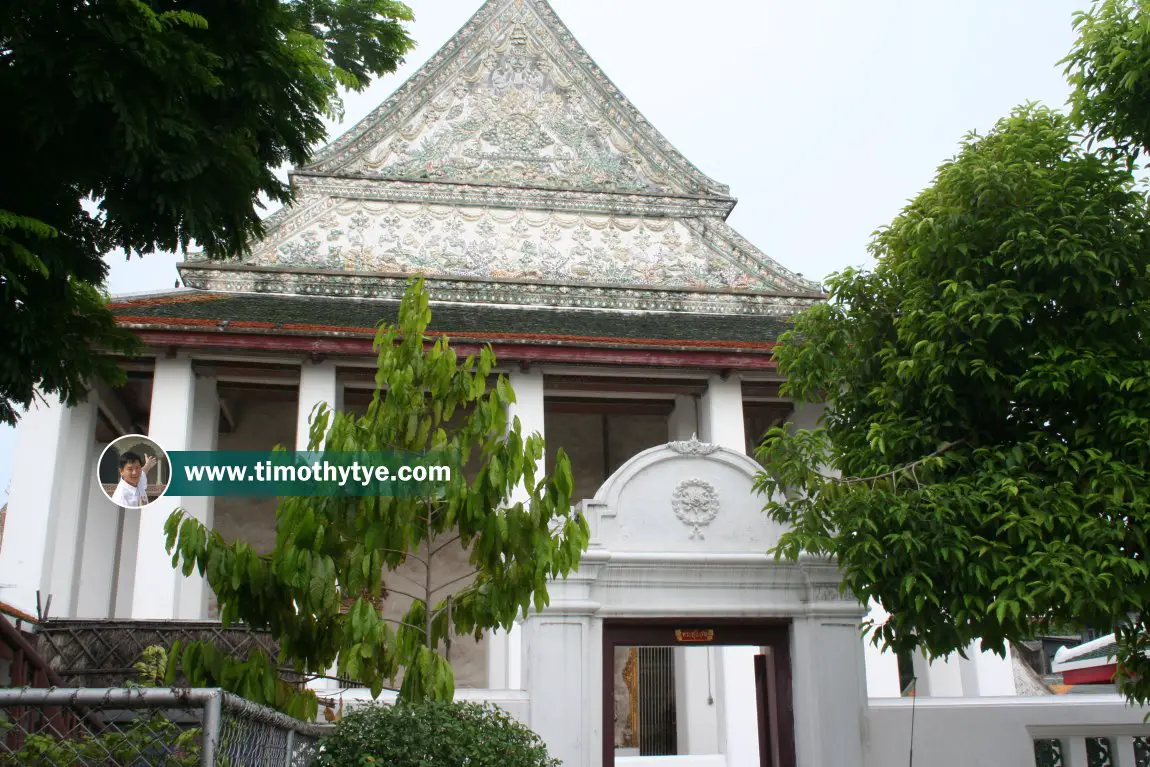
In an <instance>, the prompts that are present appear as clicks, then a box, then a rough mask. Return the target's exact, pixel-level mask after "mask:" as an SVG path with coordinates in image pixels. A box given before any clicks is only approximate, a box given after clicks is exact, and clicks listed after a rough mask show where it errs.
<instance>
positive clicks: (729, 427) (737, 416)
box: [699, 376, 757, 726]
mask: <svg viewBox="0 0 1150 767" xmlns="http://www.w3.org/2000/svg"><path fill="white" fill-rule="evenodd" d="M699 440H700V441H702V442H710V443H711V444H714V445H722V446H723V447H729V448H730V449H731V450H735V451H737V452H740V453H746V452H747V433H746V426H745V424H744V423H743V383H742V381H740V380H739V379H738V377H737V376H731V377H730V378H727V379H723V378H720V377H719V376H711V378H710V379H709V380H708V382H707V393H706V394H704V395H703V396H702V398H700V400H699ZM756 726H757V725H756Z"/></svg>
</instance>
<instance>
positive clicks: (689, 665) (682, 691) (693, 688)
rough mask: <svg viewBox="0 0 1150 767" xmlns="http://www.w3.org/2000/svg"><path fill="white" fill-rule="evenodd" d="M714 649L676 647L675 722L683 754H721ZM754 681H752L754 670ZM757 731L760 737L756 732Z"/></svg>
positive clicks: (680, 749)
mask: <svg viewBox="0 0 1150 767" xmlns="http://www.w3.org/2000/svg"><path fill="white" fill-rule="evenodd" d="M715 650H716V648H713V647H676V648H675V711H676V719H675V721H676V722H677V725H676V726H677V728H678V731H679V732H678V737H679V743H678V746H679V754H680V755H687V754H691V755H698V754H718V753H720V751H719V717H718V713H719V711H718V706H717V705H716V700H715V682H714V680H713V679H712V672H711V668H710V667H711V666H712V665H713V664H712V661H711V658H712V657H713V656H714V654H715ZM752 662H753V661H752ZM751 680H752V683H753V681H754V673H753V671H752V673H751ZM753 693H754V688H753V687H752V694H753ZM755 734H756V737H757V734H758V733H757V731H756V733H755Z"/></svg>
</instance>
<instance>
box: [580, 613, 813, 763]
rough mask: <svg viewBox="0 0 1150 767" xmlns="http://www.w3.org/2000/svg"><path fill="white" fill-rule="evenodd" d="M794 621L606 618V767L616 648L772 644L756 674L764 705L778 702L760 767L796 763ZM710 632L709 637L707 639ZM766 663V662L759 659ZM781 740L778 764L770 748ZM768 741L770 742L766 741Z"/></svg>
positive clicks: (611, 751)
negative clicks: (687, 637)
mask: <svg viewBox="0 0 1150 767" xmlns="http://www.w3.org/2000/svg"><path fill="white" fill-rule="evenodd" d="M677 629H682V630H694V631H695V632H696V634H695V635H693V636H692V637H691V639H692V640H697V641H680V640H679V639H678V638H676V634H675V632H676V630H677ZM790 629H791V622H790V621H789V620H780V619H776V618H641V619H634V618H616V619H612V618H608V619H606V620H604V621H603V688H602V690H601V698H602V704H603V767H615V743H614V740H615V739H614V737H613V733H614V732H615V716H614V715H615V711H614V709H615V705H614V703H615V701H614V697H613V696H612V695H611V692H612V690H613V689H614V686H615V648H616V647H724V646H725V647H730V646H748V645H749V646H751V647H769V648H770V649H771V652H770V655H769V659H770V660H773V661H774V662H773V663H766V665H764V666H763V671H762V672H760V674H756V669H755V668H753V667H752V668H748V669H747V673H748V674H755V675H756V692H757V697H758V699H759V701H760V709H759V710H760V717H762V716H763V711H764V708H763V707H762V704H763V703H766V704H770V703H774V707H772V708H773V710H772V711H770V716H769V718H768V719H767V720H763V725H767V727H766V730H765V731H764V730H763V729H762V725H761V726H760V735H759V763H760V765H761V767H795V765H796V759H795V717H794V703H793V698H792V695H791V630H790ZM706 631H710V632H712V634H711V635H710V638H709V639H702V637H705V636H706V634H700V633H698V632H706ZM756 663H764V661H756ZM776 739H777V746H778V754H779V763H778V764H774V763H773V758H772V755H771V752H772V751H773V750H774V749H773V747H769V745H770V744H771V743H773V742H774V741H775V740H776ZM764 741H766V742H764Z"/></svg>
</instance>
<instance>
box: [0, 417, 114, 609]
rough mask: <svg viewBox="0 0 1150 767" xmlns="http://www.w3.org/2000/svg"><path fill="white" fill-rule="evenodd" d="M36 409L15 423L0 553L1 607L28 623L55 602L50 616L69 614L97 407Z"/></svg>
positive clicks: (93, 442) (71, 604) (71, 605)
mask: <svg viewBox="0 0 1150 767" xmlns="http://www.w3.org/2000/svg"><path fill="white" fill-rule="evenodd" d="M46 400H47V402H46V403H44V402H38V401H37V402H35V403H34V404H33V405H32V407H31V408H29V410H28V412H27V413H25V414H24V415H23V417H22V418H21V421H20V427H19V428H20V431H19V434H18V436H17V445H16V456H15V460H14V461H13V466H12V486H11V491H10V493H9V496H8V517H7V521H6V523H5V530H4V546H3V549H0V599H2V600H3V601H5V602H7V603H9V604H11V605H12V606H13V607H17V608H19V609H21V610H24V611H25V612H28V613H30V614H32V615H35V614H36V592H37V591H39V592H40V599H41V604H42V605H43V604H46V603H47V599H48V596H49V595H50V594H51V595H52V606H51V610H50V613H49V614H50V615H58V616H67V615H70V614H71V610H72V609H73V606H74V603H73V600H72V582H73V580H74V577H75V574H76V555H77V544H78V540H79V534H80V520H81V514H80V509H81V507H82V505H83V503H84V500H86V498H87V494H88V485H87V483H86V481H85V480H88V481H95V480H94V479H93V477H92V476H91V474H90V472H91V470H92V468H93V467H92V466H91V465H90V459H91V450H92V447H93V445H94V444H95V428H96V413H97V409H96V400H95V397H94V396H90V397H89V398H88V401H87V402H84V403H81V404H80V405H78V406H76V407H74V408H67V407H65V406H64V405H63V404H62V403H61V402H60V401H59V400H58V399H57V398H56V397H55V396H49V397H46Z"/></svg>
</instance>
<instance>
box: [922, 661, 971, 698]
mask: <svg viewBox="0 0 1150 767" xmlns="http://www.w3.org/2000/svg"><path fill="white" fill-rule="evenodd" d="M961 660H962V659H961V658H959V657H958V654H957V653H953V654H951V655H947V656H946V657H944V658H935V659H934V660H929V661H928V660H927V658H926V656H925V655H924V654H923V653H922V651H921V650H915V651H914V675H915V677H916V678H917V679H918V682H917V686H916V692H917V694H918V695H921V696H923V697H927V696H929V697H931V698H961V697H962V666H961V664H960V661H961Z"/></svg>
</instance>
